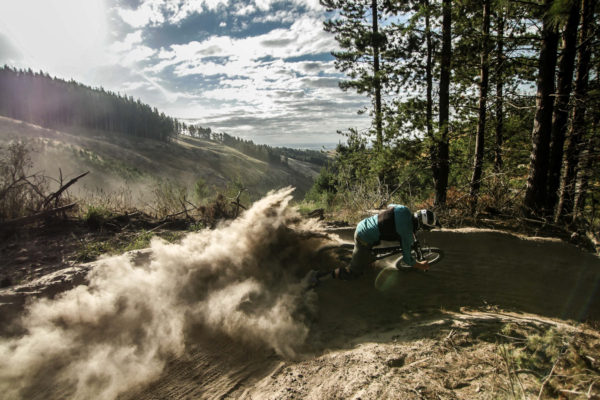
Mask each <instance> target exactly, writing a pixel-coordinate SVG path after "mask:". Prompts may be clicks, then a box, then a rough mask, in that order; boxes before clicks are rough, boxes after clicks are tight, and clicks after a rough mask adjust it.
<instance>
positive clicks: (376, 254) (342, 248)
mask: <svg viewBox="0 0 600 400" xmlns="http://www.w3.org/2000/svg"><path fill="white" fill-rule="evenodd" d="M325 251H333V252H335V254H336V256H337V258H338V259H339V261H340V262H342V263H345V264H349V263H350V260H351V259H352V252H353V251H354V244H353V243H342V244H339V245H329V246H324V247H322V248H320V249H319V253H320V252H325ZM371 252H372V253H373V261H378V260H383V259H386V258H390V257H393V256H398V255H400V256H399V257H398V258H397V259H396V260H395V261H393V265H394V266H395V267H396V269H397V270H399V271H414V270H415V269H414V268H412V266H410V265H408V264H406V263H405V262H404V254H403V252H402V246H400V245H394V246H375V247H373V248H372V249H371ZM411 255H412V258H413V259H414V260H416V261H427V262H428V263H429V265H433V264H436V263H438V262H440V261H442V259H443V258H444V252H443V251H442V250H441V249H439V248H437V247H430V246H427V245H422V244H421V241H420V240H419V238H418V237H417V235H414V242H413V245H412V249H411ZM331 277H332V271H317V270H312V271H309V273H308V274H307V276H306V277H305V280H306V282H307V283H308V287H309V288H313V287H316V286H318V285H319V284H320V283H321V281H322V280H323V279H330V278H331Z"/></svg>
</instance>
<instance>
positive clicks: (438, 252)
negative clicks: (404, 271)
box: [397, 247, 444, 266]
mask: <svg viewBox="0 0 600 400" xmlns="http://www.w3.org/2000/svg"><path fill="white" fill-rule="evenodd" d="M410 253H411V255H412V258H413V259H414V260H417V261H420V262H423V261H427V262H428V263H429V265H432V264H436V263H438V262H440V261H442V258H444V252H443V251H442V249H438V248H437V247H422V248H421V249H420V251H415V250H412V251H411V252H410ZM419 253H420V254H419ZM403 261H404V256H400V258H399V259H398V262H397V265H404V266H406V263H404V262H403Z"/></svg>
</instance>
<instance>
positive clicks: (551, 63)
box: [524, 0, 558, 214]
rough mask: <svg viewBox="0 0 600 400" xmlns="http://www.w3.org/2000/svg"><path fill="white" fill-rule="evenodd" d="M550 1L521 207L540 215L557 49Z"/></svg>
mask: <svg viewBox="0 0 600 400" xmlns="http://www.w3.org/2000/svg"><path fill="white" fill-rule="evenodd" d="M552 3H553V0H545V1H544V6H545V11H546V12H545V15H544V21H543V27H542V42H541V50H540V57H539V61H538V68H539V73H538V78H537V94H536V112H535V118H534V122H533V130H532V132H531V141H532V150H531V156H530V164H529V176H528V177H527V188H526V190H525V201H524V205H525V208H526V211H527V212H528V213H533V214H540V213H541V212H542V211H543V209H544V206H545V198H546V184H547V181H548V179H547V177H548V162H549V150H550V132H551V128H552V109H553V106H554V98H553V97H552V95H553V94H554V74H555V69H556V58H557V54H556V50H557V47H558V33H557V31H556V28H555V25H554V23H553V22H552V21H551V20H550V16H549V15H548V11H549V10H550V7H551V5H552Z"/></svg>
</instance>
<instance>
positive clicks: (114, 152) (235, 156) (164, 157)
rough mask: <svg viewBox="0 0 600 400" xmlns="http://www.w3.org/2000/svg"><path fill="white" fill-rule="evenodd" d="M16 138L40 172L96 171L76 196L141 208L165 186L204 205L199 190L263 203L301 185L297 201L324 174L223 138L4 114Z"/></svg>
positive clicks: (2, 135)
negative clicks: (40, 122)
mask: <svg viewBox="0 0 600 400" xmlns="http://www.w3.org/2000/svg"><path fill="white" fill-rule="evenodd" d="M12 140H27V141H29V142H30V148H31V149H32V150H33V152H32V162H33V171H35V172H42V171H43V174H45V175H46V176H49V177H51V178H55V179H57V180H58V179H60V176H61V174H62V179H63V181H66V180H68V179H70V178H72V177H74V176H77V175H79V174H81V173H83V172H86V171H90V174H89V175H88V176H86V177H85V178H84V179H82V180H81V181H80V182H79V183H78V184H77V185H75V186H74V189H72V190H73V194H75V195H77V196H81V197H86V196H98V195H108V196H109V195H110V194H111V193H112V194H119V195H120V196H121V197H125V198H128V199H130V201H131V202H132V205H135V206H144V205H146V204H148V203H151V202H152V200H153V199H152V195H153V192H154V190H155V188H156V187H157V186H158V185H161V184H162V185H164V184H170V185H174V186H177V187H181V188H183V189H185V190H186V191H187V192H188V193H189V198H190V199H191V200H192V199H196V200H198V199H197V197H194V196H196V193H197V192H198V191H199V192H201V193H202V194H204V195H206V196H210V195H211V194H214V193H215V191H216V190H222V189H226V188H239V187H245V188H246V189H248V193H249V194H250V197H252V198H255V197H257V196H259V195H262V194H264V193H266V192H268V191H269V190H272V189H276V188H281V187H284V186H289V185H292V186H295V187H296V196H303V194H304V193H305V192H306V191H307V190H308V189H309V188H310V186H311V185H312V180H313V178H314V176H316V174H317V173H318V171H319V169H320V167H319V166H317V165H314V164H311V163H308V162H305V161H300V160H294V159H291V158H290V159H289V160H287V162H286V163H267V162H265V161H262V160H259V159H256V158H253V157H250V156H248V155H246V154H243V153H241V152H240V151H238V150H235V149H233V148H231V147H229V146H226V145H224V144H222V143H219V142H218V141H212V140H206V139H201V138H192V137H189V136H183V135H178V136H175V137H174V138H173V139H172V140H170V141H168V142H163V141H157V140H152V139H139V138H135V137H127V136H121V135H117V134H111V133H106V132H102V131H92V130H89V129H85V128H76V127H70V128H68V132H67V131H66V130H65V131H62V130H60V131H59V130H53V129H46V128H42V127H40V126H37V125H33V124H29V123H25V122H22V121H17V120H14V119H10V118H5V117H0V146H5V145H7V144H8V143H9V142H10V141H12ZM196 188H199V189H196ZM215 189H216V190H215Z"/></svg>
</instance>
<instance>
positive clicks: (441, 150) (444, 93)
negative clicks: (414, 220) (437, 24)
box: [433, 0, 452, 206]
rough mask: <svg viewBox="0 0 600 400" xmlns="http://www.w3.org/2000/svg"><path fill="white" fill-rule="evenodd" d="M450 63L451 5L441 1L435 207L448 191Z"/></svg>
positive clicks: (442, 202) (440, 202)
mask: <svg viewBox="0 0 600 400" xmlns="http://www.w3.org/2000/svg"><path fill="white" fill-rule="evenodd" d="M451 61H452V3H451V0H443V3H442V54H441V66H440V69H441V71H440V110H439V130H440V137H439V139H438V143H437V151H436V154H434V155H433V157H434V159H433V164H434V181H435V205H436V206H443V205H445V204H446V191H447V189H448V175H449V173H450V162H449V159H448V158H449V143H448V130H449V126H448V124H449V115H450V63H451ZM436 172H437V173H436Z"/></svg>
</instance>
